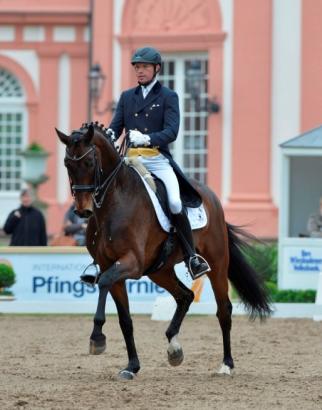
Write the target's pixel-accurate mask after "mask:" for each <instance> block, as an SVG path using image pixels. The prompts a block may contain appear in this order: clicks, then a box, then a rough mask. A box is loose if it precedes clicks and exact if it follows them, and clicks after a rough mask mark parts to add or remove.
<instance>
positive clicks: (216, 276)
mask: <svg viewBox="0 0 322 410" xmlns="http://www.w3.org/2000/svg"><path fill="white" fill-rule="evenodd" d="M227 265H228V263H225V262H224V263H223V264H222V265H221V267H220V268H219V269H216V271H214V270H213V271H211V272H209V273H208V277H209V279H210V282H211V285H212V288H213V291H214V294H215V298H216V302H217V313H216V315H217V318H218V320H219V324H220V327H221V332H222V337H223V348H224V359H223V363H222V365H221V367H220V369H219V371H218V373H219V374H228V375H231V374H232V369H233V368H234V361H233V358H232V356H231V346H230V331H231V313H232V304H231V302H230V300H229V295H228V275H227V270H228V266H227ZM212 266H216V265H215V264H214V265H212Z"/></svg>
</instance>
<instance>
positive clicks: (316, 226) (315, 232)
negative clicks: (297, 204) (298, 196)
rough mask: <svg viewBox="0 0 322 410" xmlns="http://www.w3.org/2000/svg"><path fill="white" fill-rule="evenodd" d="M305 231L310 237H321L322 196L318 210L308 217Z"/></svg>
mask: <svg viewBox="0 0 322 410" xmlns="http://www.w3.org/2000/svg"><path fill="white" fill-rule="evenodd" d="M307 231H308V233H309V236H311V237H312V238H322V197H321V198H320V209H319V212H316V213H314V214H311V215H310V217H309V219H308V222H307Z"/></svg>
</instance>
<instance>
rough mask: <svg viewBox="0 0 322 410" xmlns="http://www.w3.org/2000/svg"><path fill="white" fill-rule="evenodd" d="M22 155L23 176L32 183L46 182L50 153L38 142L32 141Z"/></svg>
mask: <svg viewBox="0 0 322 410" xmlns="http://www.w3.org/2000/svg"><path fill="white" fill-rule="evenodd" d="M20 155H21V156H22V157H23V158H24V172H23V178H24V179H25V180H26V181H27V182H30V183H37V184H40V183H42V182H44V181H45V180H46V179H47V177H46V176H45V171H46V162H47V157H48V155H49V153H48V152H47V151H46V150H45V149H44V148H43V147H42V146H41V145H40V144H39V143H38V142H32V143H30V144H29V145H28V146H27V148H26V149H25V150H24V151H22V152H21V153H20Z"/></svg>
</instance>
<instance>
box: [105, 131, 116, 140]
mask: <svg viewBox="0 0 322 410" xmlns="http://www.w3.org/2000/svg"><path fill="white" fill-rule="evenodd" d="M106 134H107V135H109V136H110V137H111V140H112V141H115V140H116V136H115V132H114V130H112V128H107V129H106Z"/></svg>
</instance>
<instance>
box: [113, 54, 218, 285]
mask: <svg viewBox="0 0 322 410" xmlns="http://www.w3.org/2000/svg"><path fill="white" fill-rule="evenodd" d="M131 64H132V66H133V68H134V71H135V74H136V78H137V81H138V84H139V85H138V86H137V87H135V88H131V89H129V90H126V91H124V92H123V93H122V95H121V97H120V100H119V102H118V105H117V108H116V112H115V115H114V117H113V119H112V122H111V124H110V126H109V129H108V132H109V133H110V135H111V136H112V138H114V140H116V139H118V138H119V137H120V136H121V134H122V132H123V130H125V132H126V134H128V135H129V140H130V142H131V143H132V148H130V149H129V150H128V152H127V155H128V156H129V157H131V156H135V157H137V158H138V159H139V160H140V161H141V162H142V163H143V165H144V166H145V167H146V168H147V169H148V170H149V171H150V172H151V173H153V174H155V175H156V176H157V177H158V178H160V179H161V180H162V181H163V182H164V184H165V187H166V190H167V196H168V201H169V208H170V210H171V213H172V223H173V225H174V226H175V228H176V231H177V234H178V236H179V238H180V242H181V245H182V247H183V251H184V259H185V263H186V266H187V268H188V269H189V272H190V274H191V276H192V278H193V279H196V278H197V277H199V276H201V275H202V274H204V273H206V272H207V271H209V270H210V268H209V265H208V263H207V261H206V260H205V259H204V258H203V257H202V256H200V255H197V254H196V250H195V246H194V242H193V236H192V232H191V226H190V222H189V219H188V217H187V214H186V211H185V209H184V207H183V204H182V201H181V197H182V198H183V200H184V203H185V205H186V206H199V205H200V204H201V198H200V195H199V193H198V192H197V191H196V190H195V189H194V188H193V187H192V186H191V185H190V182H189V181H188V179H187V178H186V177H185V175H184V174H183V172H182V171H181V169H180V167H179V166H178V164H176V162H175V161H174V159H173V158H172V156H171V154H170V151H169V147H168V144H170V143H171V142H173V141H175V140H176V138H177V135H178V131H179V123H180V112H179V101H178V95H177V93H176V92H175V91H173V90H171V89H169V88H167V87H164V86H163V85H161V84H160V83H159V81H158V80H157V78H156V76H157V74H158V72H159V71H160V69H161V64H162V58H161V55H160V53H159V52H158V51H157V50H156V49H154V48H153V47H143V48H139V49H138V50H136V51H135V53H134V54H133V56H132V59H131Z"/></svg>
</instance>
